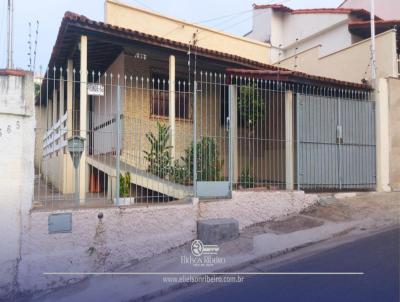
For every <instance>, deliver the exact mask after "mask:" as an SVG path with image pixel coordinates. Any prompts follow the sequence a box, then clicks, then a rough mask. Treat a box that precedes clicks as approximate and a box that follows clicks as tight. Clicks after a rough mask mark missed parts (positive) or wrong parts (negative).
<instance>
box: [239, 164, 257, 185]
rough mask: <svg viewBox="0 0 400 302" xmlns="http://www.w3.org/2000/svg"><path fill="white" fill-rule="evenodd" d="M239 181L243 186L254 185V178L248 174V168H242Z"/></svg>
mask: <svg viewBox="0 0 400 302" xmlns="http://www.w3.org/2000/svg"><path fill="white" fill-rule="evenodd" d="M239 183H240V185H241V186H242V187H243V188H253V187H254V185H255V179H254V177H253V176H252V175H251V174H250V169H249V168H246V169H243V170H242V172H241V173H240V178H239Z"/></svg>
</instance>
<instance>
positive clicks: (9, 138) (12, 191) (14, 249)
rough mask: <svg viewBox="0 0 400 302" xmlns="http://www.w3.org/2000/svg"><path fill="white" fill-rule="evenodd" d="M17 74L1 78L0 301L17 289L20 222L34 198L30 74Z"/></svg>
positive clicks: (32, 110)
mask: <svg viewBox="0 0 400 302" xmlns="http://www.w3.org/2000/svg"><path fill="white" fill-rule="evenodd" d="M18 73H20V75H17V76H16V75H7V73H6V74H1V75H0V167H1V173H0V215H1V216H0V242H1V244H0V246H1V248H0V300H1V298H2V297H4V296H7V295H9V294H10V293H11V292H12V291H15V289H16V278H17V266H18V263H19V261H20V248H21V241H20V236H21V226H22V220H23V218H24V217H25V216H26V215H27V213H28V212H29V209H30V207H31V202H32V196H33V177H34V171H33V153H34V144H35V133H34V129H35V114H34V105H33V102H34V96H33V93H34V88H33V75H32V74H31V73H25V72H18ZM9 301H11V300H9Z"/></svg>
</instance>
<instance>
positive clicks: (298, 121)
mask: <svg viewBox="0 0 400 302" xmlns="http://www.w3.org/2000/svg"><path fill="white" fill-rule="evenodd" d="M295 97H296V181H297V190H300V98H299V94H295Z"/></svg>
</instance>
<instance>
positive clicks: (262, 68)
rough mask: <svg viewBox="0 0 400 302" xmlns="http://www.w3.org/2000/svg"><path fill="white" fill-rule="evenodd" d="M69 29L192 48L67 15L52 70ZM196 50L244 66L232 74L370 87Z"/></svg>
mask: <svg viewBox="0 0 400 302" xmlns="http://www.w3.org/2000/svg"><path fill="white" fill-rule="evenodd" d="M68 26H74V27H77V28H79V29H82V30H89V31H92V32H93V31H98V32H101V33H107V34H113V35H116V36H119V37H124V38H127V39H132V40H135V41H139V42H144V43H148V44H151V45H157V46H159V47H164V48H171V49H175V50H181V51H184V52H187V49H188V47H189V45H188V44H185V43H181V42H177V41H173V40H169V39H165V38H162V37H159V36H155V35H149V34H146V33H142V32H138V31H135V30H131V29H127V28H122V27H118V26H114V25H111V24H107V23H103V22H98V21H93V20H90V19H88V18H87V17H85V16H82V15H79V14H76V13H72V12H66V13H65V15H64V18H63V21H62V23H61V26H60V29H59V33H58V36H57V40H56V44H55V46H54V48H53V52H52V55H51V59H50V62H49V68H51V67H53V65H54V62H55V61H56V58H57V56H58V53H59V51H60V49H61V48H62V42H63V39H64V33H65V31H66V28H67V27H68ZM196 50H197V54H198V55H204V56H208V57H212V58H213V59H219V60H223V61H226V62H231V63H235V64H238V65H242V66H243V69H229V70H228V71H229V72H236V73H243V74H251V75H260V76H261V75H263V74H270V75H275V76H283V75H286V76H291V77H292V78H294V77H296V78H303V79H307V80H310V81H315V82H318V83H325V84H329V85H335V86H343V87H351V88H357V89H369V86H367V85H364V84H361V83H360V84H359V83H351V82H344V81H339V80H335V79H330V78H325V77H319V76H314V75H309V74H306V73H302V72H298V71H292V70H288V69H284V68H280V67H277V66H273V65H269V64H264V63H260V62H257V61H253V60H249V59H246V58H243V57H240V56H237V55H232V54H227V53H223V52H219V51H215V50H211V49H207V48H203V47H197V49H196Z"/></svg>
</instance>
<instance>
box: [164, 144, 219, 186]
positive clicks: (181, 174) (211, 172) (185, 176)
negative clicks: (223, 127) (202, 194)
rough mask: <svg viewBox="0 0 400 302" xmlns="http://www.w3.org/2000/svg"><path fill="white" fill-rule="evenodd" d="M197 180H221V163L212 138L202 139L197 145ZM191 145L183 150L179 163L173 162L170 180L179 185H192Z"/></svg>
mask: <svg viewBox="0 0 400 302" xmlns="http://www.w3.org/2000/svg"><path fill="white" fill-rule="evenodd" d="M196 148H197V180H200V181H218V180H221V178H222V177H221V170H222V166H223V161H222V160H220V159H219V152H218V146H217V144H216V142H215V140H214V139H213V138H209V137H204V138H202V140H201V141H200V142H198V143H197V147H196ZM193 151H194V150H193V143H192V144H191V145H190V146H189V147H188V148H187V149H186V150H185V156H183V157H181V163H180V162H179V161H175V163H174V167H173V169H172V171H173V173H172V179H173V180H174V181H175V182H177V183H181V184H192V183H193V158H194V157H193V156H194V154H193Z"/></svg>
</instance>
